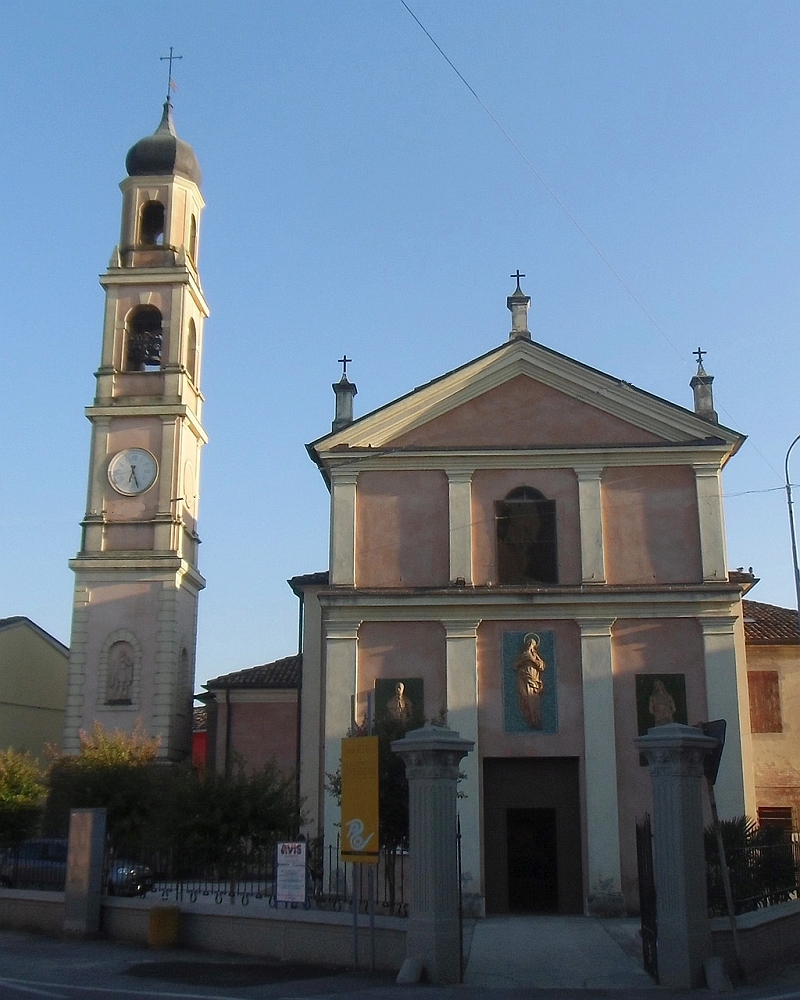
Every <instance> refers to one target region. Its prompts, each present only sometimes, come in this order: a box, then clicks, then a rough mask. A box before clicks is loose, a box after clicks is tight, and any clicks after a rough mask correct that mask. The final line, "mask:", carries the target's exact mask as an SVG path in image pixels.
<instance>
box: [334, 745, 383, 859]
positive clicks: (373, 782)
mask: <svg viewBox="0 0 800 1000" xmlns="http://www.w3.org/2000/svg"><path fill="white" fill-rule="evenodd" d="M379 847H380V844H379V839H378V737H377V736H352V737H349V738H348V739H344V740H342V841H341V851H340V854H341V858H342V861H360V862H361V863H363V864H372V865H376V864H377V863H378V850H379Z"/></svg>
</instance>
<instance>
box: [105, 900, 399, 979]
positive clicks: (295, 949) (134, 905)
mask: <svg viewBox="0 0 800 1000" xmlns="http://www.w3.org/2000/svg"><path fill="white" fill-rule="evenodd" d="M159 905H160V906H164V905H168V904H165V903H161V902H160V901H155V902H154V901H152V900H149V899H114V898H110V899H104V900H103V903H102V909H101V915H100V928H101V933H102V935H103V937H106V938H109V939H111V940H114V941H129V942H131V943H135V944H141V945H146V944H147V937H148V929H149V925H150V911H151V910H152V909H153V908H154V907H155V906H159ZM222 906H223V907H224V908H222V907H215V906H213V904H212V906H203V905H202V904H189V905H184V906H181V907H179V909H180V918H179V930H178V941H177V944H178V945H179V946H180V947H182V948H197V949H202V950H204V951H214V952H228V953H230V954H235V955H251V956H253V957H257V958H274V959H279V960H281V961H285V962H298V963H300V964H302V963H309V964H312V963H313V964H320V965H328V964H330V965H341V964H342V963H343V962H345V963H347V962H349V961H350V957H351V955H352V948H353V915H352V913H329V912H323V911H317V910H274V909H270V908H267V907H263V908H261V909H260V910H259V911H258V912H253V911H250V910H248V909H245V908H244V907H242V906H237V907H236V908H235V909H229V908H228V904H227V903H224V904H222ZM407 925H408V921H407V920H405V919H403V918H401V917H376V918H375V967H376V968H377V969H383V970H386V971H390V972H397V970H398V969H399V968H400V966H401V965H402V964H403V961H404V959H405V957H406V951H405V949H406V927H407ZM358 954H359V964H360V965H361V966H362V967H366V966H367V965H368V964H369V956H370V943H369V927H368V924H367V917H365V916H363V915H362V916H359V933H358Z"/></svg>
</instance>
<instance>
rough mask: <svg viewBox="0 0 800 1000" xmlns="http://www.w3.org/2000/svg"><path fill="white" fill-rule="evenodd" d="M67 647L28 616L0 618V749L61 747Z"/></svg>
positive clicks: (38, 753)
mask: <svg viewBox="0 0 800 1000" xmlns="http://www.w3.org/2000/svg"><path fill="white" fill-rule="evenodd" d="M68 662H69V649H67V647H66V646H65V645H64V644H63V643H61V642H59V641H58V639H54V638H53V636H52V635H50V634H49V633H48V632H45V630H44V629H43V628H40V627H39V626H38V625H37V624H36V623H35V622H32V621H31V620H30V618H25V617H23V616H22V615H17V616H15V617H13V618H0V750H6V749H8V748H9V747H10V748H12V749H14V750H19V751H29V752H30V753H32V754H33V755H34V756H35V757H37V758H39V760H41V761H44V759H45V747H46V746H47V745H48V744H51V745H52V746H54V747H56V748H57V749H59V750H60V749H61V736H62V730H63V728H64V705H65V702H66V695H67V665H68Z"/></svg>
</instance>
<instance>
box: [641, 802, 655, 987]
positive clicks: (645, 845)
mask: <svg viewBox="0 0 800 1000" xmlns="http://www.w3.org/2000/svg"><path fill="white" fill-rule="evenodd" d="M636 861H637V864H638V867H639V912H640V914H641V921H642V958H643V959H644V967H645V971H646V972H648V973H649V974H650V975H651V976H652V977H653V979H655V981H656V982H658V950H657V941H658V934H657V926H656V874H655V868H654V867H653V833H652V830H651V827H650V815H649V814H647V815H646V816H645V818H644V819H643V820H642V822H641V823H637V824H636Z"/></svg>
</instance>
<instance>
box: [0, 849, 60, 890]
mask: <svg viewBox="0 0 800 1000" xmlns="http://www.w3.org/2000/svg"><path fill="white" fill-rule="evenodd" d="M66 879H67V839H66V838H65V837H37V838H35V839H33V840H26V841H24V842H23V843H21V844H18V845H17V846H16V847H10V848H8V850H6V851H3V852H0V886H2V887H3V888H6V889H40V890H41V889H45V890H50V891H51V892H63V891H64V885H65V883H66Z"/></svg>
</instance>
